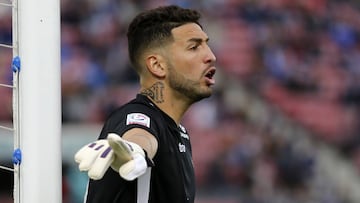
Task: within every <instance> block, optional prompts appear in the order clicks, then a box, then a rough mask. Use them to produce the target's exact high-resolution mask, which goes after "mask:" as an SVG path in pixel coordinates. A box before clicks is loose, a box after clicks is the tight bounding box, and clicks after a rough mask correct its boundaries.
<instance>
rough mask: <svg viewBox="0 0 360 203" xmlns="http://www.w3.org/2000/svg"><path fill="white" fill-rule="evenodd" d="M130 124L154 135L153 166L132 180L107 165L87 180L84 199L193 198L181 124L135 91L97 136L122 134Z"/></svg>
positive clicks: (140, 202)
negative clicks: (95, 177) (98, 175)
mask: <svg viewBox="0 0 360 203" xmlns="http://www.w3.org/2000/svg"><path fill="white" fill-rule="evenodd" d="M132 128H142V129H145V130H147V131H148V132H150V133H151V134H153V135H154V136H155V137H156V139H157V141H158V150H157V153H156V155H155V157H154V159H153V161H154V164H155V166H153V167H151V168H148V169H147V172H146V173H145V174H144V175H142V176H140V177H139V178H137V179H136V180H134V181H126V180H124V179H122V178H121V177H120V175H119V173H118V172H116V171H114V170H112V169H111V167H110V168H109V169H108V171H107V172H106V173H105V175H104V177H103V178H102V179H101V180H89V185H88V189H87V194H86V195H85V198H86V203H145V202H146V203H148V202H149V203H185V202H191V203H192V202H194V196H195V177H194V169H193V163H192V155H191V145H190V139H189V135H188V134H187V132H186V130H185V128H184V127H182V126H178V125H177V124H176V123H175V122H174V120H173V119H171V118H170V117H169V116H168V115H167V114H165V113H164V112H163V111H162V110H160V109H159V108H158V107H157V106H156V105H155V104H154V103H152V102H151V100H150V99H148V98H147V97H146V96H143V95H140V94H139V95H137V97H136V99H134V100H132V101H130V102H129V103H127V104H125V105H124V106H122V107H120V108H118V109H117V110H115V111H114V112H113V113H112V114H111V115H110V117H109V118H108V119H107V121H106V122H105V124H104V127H103V129H102V131H101V134H100V136H99V139H104V138H106V136H107V134H108V133H111V132H115V133H117V134H119V135H122V134H123V133H124V132H126V131H127V130H129V129H132Z"/></svg>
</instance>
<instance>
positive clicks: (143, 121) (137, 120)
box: [126, 113, 150, 128]
mask: <svg viewBox="0 0 360 203" xmlns="http://www.w3.org/2000/svg"><path fill="white" fill-rule="evenodd" d="M131 124H138V125H143V126H146V127H148V128H150V118H149V117H148V116H147V115H145V114H142V113H131V114H128V115H127V117H126V125H131Z"/></svg>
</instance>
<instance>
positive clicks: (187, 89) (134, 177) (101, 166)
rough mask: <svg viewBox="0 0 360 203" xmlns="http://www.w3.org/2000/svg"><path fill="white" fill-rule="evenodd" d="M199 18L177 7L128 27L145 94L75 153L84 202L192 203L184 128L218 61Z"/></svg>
mask: <svg viewBox="0 0 360 203" xmlns="http://www.w3.org/2000/svg"><path fill="white" fill-rule="evenodd" d="M199 19H200V14H199V13H198V12H197V11H195V10H192V9H183V8H181V7H178V6H165V7H158V8H155V9H152V10H148V11H145V12H143V13H140V14H139V15H137V16H136V17H135V19H134V20H133V21H132V22H131V24H130V25H129V29H128V33H127V37H128V50H129V57H130V61H131V62H132V65H133V67H134V69H135V70H136V72H137V73H138V75H139V77H140V91H139V94H138V95H137V96H136V98H134V99H133V100H132V101H129V103H127V104H125V105H123V106H121V107H119V108H118V109H116V110H115V111H114V112H113V113H112V114H111V115H110V116H109V118H108V119H107V120H106V122H105V124H104V126H103V129H102V131H101V133H100V136H99V139H98V140H97V141H94V142H93V143H89V144H88V145H85V146H84V147H83V148H81V149H80V150H79V151H78V152H77V153H76V155H75V160H76V162H77V163H78V164H79V169H80V170H81V171H86V172H87V173H88V175H89V177H90V180H89V183H88V187H87V192H86V195H85V200H84V202H86V203H120V202H121V203H145V202H146V203H148V202H151V203H170V202H171V203H184V202H190V203H193V202H194V199H195V176H194V168H193V162H192V153H191V145H190V137H189V135H188V133H187V131H186V130H185V128H184V127H183V126H182V125H181V124H180V122H181V119H182V118H183V115H184V113H185V112H186V111H187V109H188V108H189V107H190V106H191V105H192V104H193V103H195V102H197V101H199V100H201V99H204V98H207V97H209V96H211V94H212V86H213V85H214V84H215V80H214V78H213V77H214V74H215V70H216V68H215V66H214V63H215V61H216V58H215V56H214V54H213V52H212V51H211V49H210V48H209V46H208V40H209V39H208V36H207V34H206V33H205V32H204V31H203V29H202V27H201V25H200V24H199Z"/></svg>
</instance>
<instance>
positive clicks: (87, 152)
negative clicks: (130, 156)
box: [75, 140, 114, 180]
mask: <svg viewBox="0 0 360 203" xmlns="http://www.w3.org/2000/svg"><path fill="white" fill-rule="evenodd" d="M75 161H76V162H77V163H79V170H80V171H88V176H89V177H90V178H91V179H94V180H99V179H101V178H102V177H103V176H104V174H105V172H106V170H107V169H108V168H109V166H110V164H111V163H113V161H114V152H113V150H112V149H111V147H110V145H109V143H108V141H107V140H97V141H95V142H93V143H90V144H88V145H86V146H84V147H82V148H81V149H80V150H79V151H78V152H77V153H76V154H75Z"/></svg>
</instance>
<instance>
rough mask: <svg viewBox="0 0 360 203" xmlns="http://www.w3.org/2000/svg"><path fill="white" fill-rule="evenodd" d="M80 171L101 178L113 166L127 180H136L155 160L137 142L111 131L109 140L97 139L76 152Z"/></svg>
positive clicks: (94, 177) (91, 176)
mask: <svg viewBox="0 0 360 203" xmlns="http://www.w3.org/2000/svg"><path fill="white" fill-rule="evenodd" d="M75 161H76V162H77V163H79V169H80V171H88V176H89V177H90V178H92V179H94V180H99V179H101V178H102V177H103V176H104V174H105V172H106V170H107V169H108V168H109V166H111V168H112V169H113V170H115V171H117V172H119V174H120V176H121V177H122V178H124V179H125V180H129V181H131V180H134V179H136V178H137V177H139V176H141V175H143V174H144V173H145V172H146V168H147V167H148V166H153V162H152V161H151V160H150V159H149V158H148V157H147V155H146V153H145V151H144V150H143V149H142V148H141V147H140V146H139V145H138V144H136V143H133V142H129V141H126V140H124V139H122V138H121V137H120V136H119V135H117V134H115V133H109V134H108V137H107V140H97V141H95V142H93V143H91V144H89V145H86V146H84V147H83V148H81V149H80V150H79V151H78V152H77V153H76V154H75Z"/></svg>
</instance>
